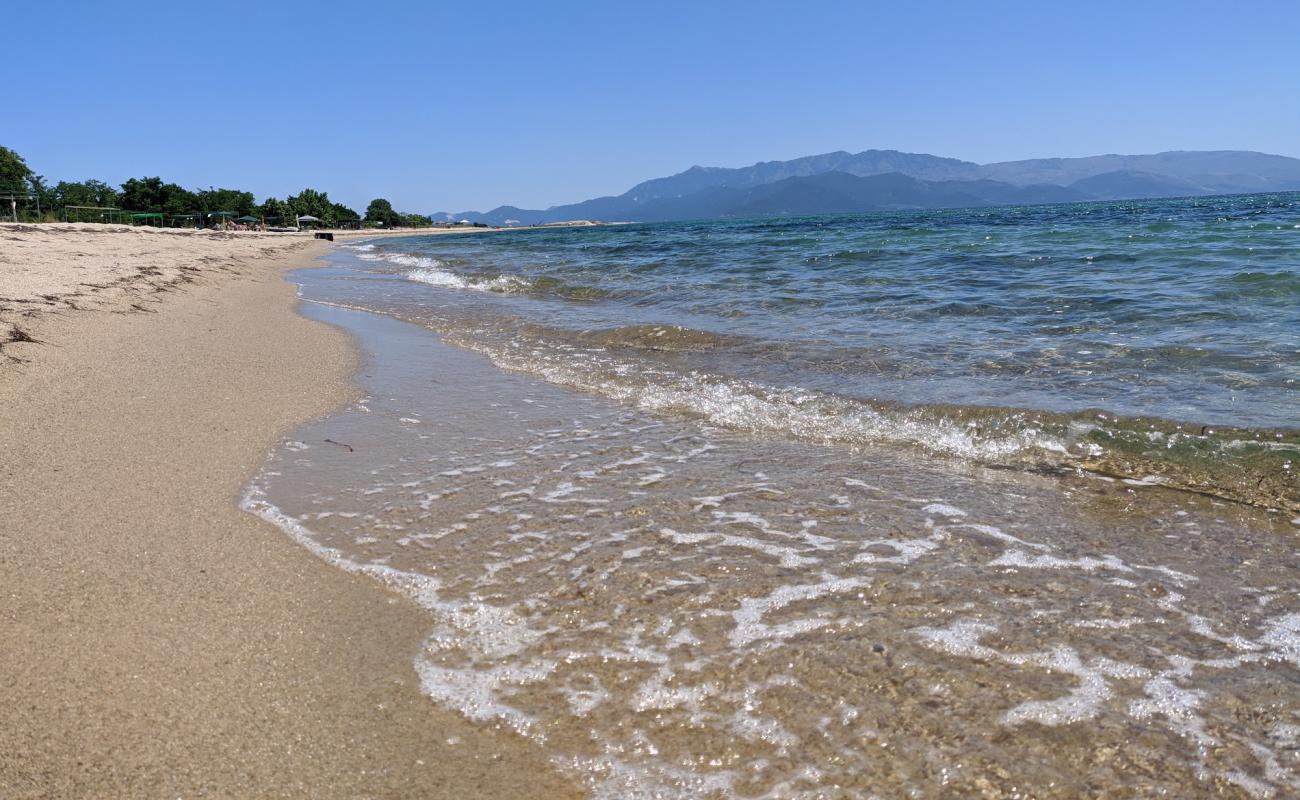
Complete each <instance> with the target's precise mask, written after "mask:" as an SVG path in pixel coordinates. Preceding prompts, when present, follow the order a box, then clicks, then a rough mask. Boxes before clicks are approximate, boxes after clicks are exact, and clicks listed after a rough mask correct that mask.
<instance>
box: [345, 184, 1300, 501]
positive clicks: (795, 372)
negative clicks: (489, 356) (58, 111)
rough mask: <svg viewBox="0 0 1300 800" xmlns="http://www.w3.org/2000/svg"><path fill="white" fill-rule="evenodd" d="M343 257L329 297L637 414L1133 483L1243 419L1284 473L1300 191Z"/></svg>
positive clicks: (1295, 350)
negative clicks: (1053, 460) (907, 444)
mask: <svg viewBox="0 0 1300 800" xmlns="http://www.w3.org/2000/svg"><path fill="white" fill-rule="evenodd" d="M353 247H354V248H355V247H357V246H353ZM353 254H354V255H355V256H356V258H347V259H343V260H342V261H346V262H347V269H346V270H345V271H346V273H347V278H348V279H349V280H348V281H343V280H342V278H343V277H344V276H343V274H340V275H337V276H336V277H337V278H339V279H340V280H339V281H337V282H336V284H335V285H334V288H333V289H331V290H330V291H329V292H327V294H329V299H333V300H335V301H340V302H349V303H355V304H359V305H363V306H366V307H376V306H381V307H382V308H381V309H380V310H385V311H388V312H390V313H398V314H399V315H405V316H406V317H408V318H418V319H419V320H420V321H424V322H426V323H427V324H431V325H432V326H434V327H437V328H439V329H440V330H443V331H444V332H451V333H458V334H459V335H460V336H461V337H462V341H461V343H462V344H465V343H468V344H471V345H474V346H479V347H480V348H482V349H486V350H490V351H491V352H492V353H493V354H494V357H495V358H496V359H497V360H498V363H500V364H501V365H502V366H507V367H510V368H513V369H521V370H525V371H532V372H535V373H538V374H542V375H544V376H545V377H548V378H549V379H551V380H554V381H556V382H559V383H566V384H569V385H573V386H575V387H576V388H581V389H584V390H589V391H596V392H600V393H604V394H607V395H610V396H615V397H618V398H620V399H624V400H628V401H632V402H636V403H639V404H641V405H644V406H649V407H653V408H659V409H670V410H682V411H686V412H689V413H696V414H703V415H705V416H708V417H710V418H713V419H715V420H717V421H721V422H725V423H728V424H734V425H737V426H739V427H752V428H756V429H764V430H771V429H780V430H786V431H791V432H793V433H795V434H796V435H799V436H803V437H806V438H814V439H817V438H820V439H827V440H848V441H874V440H887V441H904V440H906V441H914V442H919V443H920V444H922V445H923V446H926V447H929V448H930V449H934V450H939V451H944V452H950V453H956V454H958V455H975V456H980V457H984V458H991V459H994V460H997V459H1000V458H1003V457H1005V456H1008V455H1009V454H1023V453H1024V452H1026V451H1029V450H1033V451H1036V452H1038V454H1039V456H1041V455H1042V454H1043V453H1058V454H1059V453H1069V454H1072V455H1073V457H1074V461H1079V460H1081V459H1082V460H1088V459H1091V461H1092V462H1097V461H1098V459H1101V460H1102V461H1107V462H1108V463H1109V465H1108V466H1106V468H1105V470H1103V471H1106V470H1109V471H1112V472H1116V473H1121V474H1126V475H1127V474H1128V473H1130V472H1134V473H1137V472H1142V470H1144V469H1147V467H1146V466H1144V464H1145V463H1146V462H1148V461H1151V460H1152V458H1156V459H1157V460H1159V459H1162V458H1164V457H1165V456H1166V455H1168V453H1169V452H1171V451H1176V452H1175V453H1174V455H1175V456H1176V457H1175V459H1174V460H1176V461H1177V460H1181V461H1184V462H1185V461H1187V459H1186V458H1181V456H1182V455H1186V456H1187V457H1188V458H1191V459H1192V460H1198V459H1199V460H1201V461H1204V458H1203V456H1205V455H1206V453H1207V452H1208V451H1210V450H1213V451H1214V453H1213V458H1219V457H1220V456H1222V455H1223V453H1224V447H1223V446H1222V445H1223V442H1220V441H1218V440H1215V439H1213V438H1212V437H1213V436H1214V435H1215V434H1216V433H1219V431H1218V430H1217V429H1218V428H1220V427H1224V426H1227V427H1233V428H1237V429H1249V430H1246V431H1244V432H1243V431H1238V432H1236V433H1234V435H1233V438H1232V439H1231V442H1230V443H1229V445H1228V450H1230V451H1231V453H1230V455H1232V456H1233V457H1234V458H1235V457H1236V456H1240V455H1242V454H1243V452H1245V453H1246V455H1248V456H1249V457H1250V459H1251V460H1252V464H1251V466H1250V468H1251V470H1252V472H1251V474H1252V475H1255V470H1259V469H1262V470H1263V471H1264V473H1267V474H1269V475H1272V477H1271V478H1269V480H1268V481H1266V483H1268V484H1269V485H1273V484H1274V483H1276V484H1277V485H1278V486H1282V487H1285V486H1286V485H1287V484H1288V483H1290V479H1292V478H1293V477H1294V475H1293V474H1292V472H1291V471H1290V470H1291V469H1292V466H1291V461H1292V460H1296V459H1295V456H1296V455H1297V450H1296V449H1295V446H1294V436H1293V434H1294V432H1295V431H1296V430H1297V429H1300V195H1297V194H1294V193H1293V194H1273V195H1253V196H1235V197H1219V198H1201V199H1183V200H1159V201H1144V202H1131V201H1129V202H1117V203H1088V204H1070V205H1059V206H1035V207H1024V208H998V209H974V210H942V211H924V212H918V211H910V212H896V213H887V214H873V215H846V216H822V217H805V218H795V219H768V220H740V221H708V222H687V223H662V224H646V225H619V226H602V227H593V228H576V229H571V228H564V229H552V230H533V231H512V232H487V233H477V234H465V235H438V236H428V237H413V238H402V239H389V240H382V241H376V242H373V243H370V244H367V245H362V246H360V249H358V250H353ZM1117 419H1118V420H1120V421H1119V422H1116V421H1115V420H1117ZM1099 425H1100V427H1102V428H1104V429H1105V430H1102V431H1100V432H1099V431H1098V426H1099ZM1171 436H1172V437H1174V438H1173V439H1170V438H1169V437H1171ZM1116 437H1118V438H1119V439H1123V440H1124V441H1123V442H1121V443H1120V445H1122V446H1119V447H1118V449H1119V450H1122V451H1124V456H1123V458H1124V459H1125V463H1124V465H1119V464H1117V463H1114V462H1115V458H1112V456H1114V455H1115V453H1116V452H1118V451H1117V449H1116V447H1117V443H1116ZM1189 437H1190V438H1189ZM1198 437H1199V439H1198ZM1206 437H1211V439H1210V440H1209V441H1208V443H1207V442H1206V441H1201V440H1203V439H1205V438H1206ZM1243 443H1244V445H1243ZM1243 446H1244V447H1245V450H1244V451H1243V449H1242V448H1243ZM1097 448H1103V449H1105V450H1106V451H1107V452H1106V453H1100V452H1098V451H1097ZM1153 450H1154V451H1162V452H1153ZM1260 459H1262V462H1261V461H1260ZM1039 460H1040V461H1041V458H1039ZM1139 462H1141V463H1139ZM1094 466H1097V464H1094ZM1203 466H1204V465H1203ZM1239 466H1240V465H1239V464H1238V463H1237V462H1236V461H1233V464H1232V469H1234V470H1235V469H1237V468H1238V467H1239ZM1156 471H1157V472H1160V471H1161V470H1156ZM1137 477H1144V476H1142V475H1138V476H1137ZM1252 479H1253V478H1252ZM1193 483H1195V482H1194V481H1193ZM1198 485H1199V484H1198ZM1202 488H1204V487H1203V486H1202ZM1270 491H1272V490H1270Z"/></svg>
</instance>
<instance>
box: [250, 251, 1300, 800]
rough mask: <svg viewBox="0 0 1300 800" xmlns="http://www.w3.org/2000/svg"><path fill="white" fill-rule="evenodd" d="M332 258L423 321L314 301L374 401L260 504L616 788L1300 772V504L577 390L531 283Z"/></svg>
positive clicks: (491, 711) (340, 272)
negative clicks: (508, 302) (523, 345)
mask: <svg viewBox="0 0 1300 800" xmlns="http://www.w3.org/2000/svg"><path fill="white" fill-rule="evenodd" d="M512 235H515V234H507V235H506V236H512ZM503 238H504V237H503ZM466 246H467V247H468V246H470V245H466ZM362 252H372V251H362ZM302 280H303V281H304V282H305V284H306V285H305V286H304V295H305V296H306V297H308V298H317V299H322V300H326V301H329V302H345V301H346V302H349V304H351V305H357V306H371V307H375V308H377V309H378V310H383V311H386V312H388V313H389V314H390V315H392V316H404V317H407V318H411V319H416V320H418V321H420V322H421V323H422V324H421V325H419V326H417V325H410V324H404V323H401V322H398V321H395V320H393V319H391V318H389V317H384V316H378V315H374V314H369V313H364V312H361V311H353V310H346V309H340V308H330V307H324V306H319V305H307V306H305V309H306V313H307V314H309V315H310V316H313V317H316V318H319V319H323V320H326V321H328V322H331V323H334V324H337V325H341V326H342V327H344V328H346V329H348V330H350V331H352V332H353V333H354V334H356V335H357V336H358V339H359V341H360V342H361V344H362V346H363V348H364V349H365V351H366V353H367V361H366V366H365V367H364V369H363V372H362V375H361V381H362V385H363V387H364V389H365V391H366V392H367V393H368V397H367V398H366V399H365V400H364V401H362V402H361V403H359V404H357V405H356V406H354V407H352V408H349V409H347V410H345V411H343V412H340V413H339V414H336V415H334V416H331V417H329V418H327V419H324V420H322V421H319V422H317V423H314V424H312V425H308V426H306V427H304V428H302V429H300V430H299V431H297V432H295V433H294V435H293V438H292V439H291V440H289V441H287V442H286V443H285V444H284V446H283V447H281V448H280V449H279V450H277V452H276V453H275V454H274V455H273V457H272V459H271V461H270V462H269V463H268V464H267V466H266V468H265V469H264V470H263V472H262V474H261V475H260V476H259V477H258V478H257V479H256V481H255V482H254V484H253V485H252V486H251V487H250V489H249V494H248V497H247V500H246V506H247V508H248V509H249V510H250V511H253V512H255V513H259V514H261V515H263V516H264V517H266V518H268V519H270V520H272V521H274V522H276V523H277V524H279V525H280V526H281V527H282V528H283V529H285V530H286V531H287V532H289V533H290V534H291V535H293V536H295V537H297V538H298V539H299V541H301V542H302V543H303V544H304V545H306V546H308V547H310V548H312V549H313V550H314V551H315V552H317V553H318V554H320V555H321V556H322V557H325V558H327V559H330V560H331V561H333V562H334V563H336V564H338V565H339V566H341V567H343V568H346V569H352V570H356V571H360V572H363V573H366V574H369V575H372V576H373V577H375V578H376V579H378V580H380V581H383V582H385V583H387V584H389V585H391V586H393V587H394V588H397V589H399V590H401V591H404V592H406V593H408V594H409V595H410V596H411V597H412V598H414V599H415V600H416V601H418V602H420V603H421V604H422V605H423V606H424V607H425V608H427V609H428V611H429V614H430V634H429V638H428V640H427V641H426V643H425V645H424V647H423V650H422V652H421V654H420V656H419V657H418V658H417V660H416V662H415V664H414V668H415V669H417V670H418V671H419V673H420V675H421V678H422V682H423V686H424V689H425V692H426V693H427V694H428V695H429V696H430V697H431V698H432V699H433V700H434V701H435V702H438V703H441V704H445V705H448V706H450V707H452V708H456V709H458V710H460V711H461V712H462V713H464V714H465V715H466V716H467V717H469V718H470V719H473V720H477V721H479V722H481V723H482V724H485V725H496V726H501V727H503V728H509V729H513V730H514V731H517V732H518V733H519V734H521V735H523V736H526V737H528V738H530V739H532V740H534V741H536V742H537V743H538V744H539V745H540V746H542V747H543V748H545V751H546V752H547V753H548V755H549V756H550V757H551V758H552V759H553V760H554V761H555V763H556V764H558V765H559V766H560V767H562V768H563V769H565V770H567V771H568V772H569V773H570V774H571V775H573V776H574V777H575V778H576V779H577V780H579V781H580V782H582V783H584V784H585V785H586V786H588V787H589V788H590V789H591V790H592V791H593V793H594V794H595V795H596V796H599V797H611V798H612V797H620V798H621V797H701V796H717V797H730V796H745V797H781V798H784V797H804V796H806V797H872V796H879V797H900V796H914V797H930V796H952V797H970V796H987V797H1017V796H1019V797H1077V796H1084V795H1086V796H1097V795H1103V796H1126V797H1131V796H1171V797H1188V796H1198V795H1200V796H1210V795H1213V796H1253V797H1269V796H1275V797H1282V796H1289V795H1294V794H1296V793H1297V792H1300V750H1298V748H1300V594H1297V590H1300V581H1298V580H1297V576H1300V571H1298V569H1297V568H1298V567H1300V563H1298V562H1297V554H1296V549H1295V546H1294V543H1295V535H1296V533H1297V532H1298V531H1300V518H1296V519H1292V517H1295V516H1296V515H1295V514H1291V513H1287V514H1282V513H1274V512H1269V511H1267V510H1265V509H1263V508H1260V507H1257V506H1251V505H1245V504H1239V503H1232V502H1226V501H1222V500H1217V499H1214V498H1212V497H1208V496H1204V495H1197V494H1191V493H1187V492H1179V491H1174V490H1171V489H1168V488H1163V487H1160V486H1158V485H1152V484H1154V483H1156V481H1154V480H1140V479H1137V478H1129V479H1127V480H1125V479H1120V478H1115V477H1109V476H1105V475H1099V474H1097V473H1095V472H1087V471H1083V472H1066V473H1059V472H1058V473H1055V474H1052V475H1045V474H1039V473H1036V472H1033V471H1026V470H1024V469H1019V468H1017V469H1006V468H991V467H989V466H985V465H983V464H984V462H983V461H981V459H979V458H971V457H969V454H967V453H964V452H961V451H960V448H954V449H953V450H952V451H951V452H943V451H942V449H941V448H924V447H917V446H915V441H914V440H909V439H908V438H907V437H903V436H900V437H894V438H892V439H891V438H889V437H881V436H874V437H868V436H864V437H858V438H853V437H839V438H835V437H820V438H819V437H818V436H814V435H805V436H798V435H791V434H790V431H789V430H788V429H786V428H782V427H781V426H779V425H766V426H764V425H747V424H744V420H745V419H747V418H749V415H761V413H765V411H764V407H763V406H761V405H755V404H754V401H752V400H749V399H746V398H743V397H742V398H739V400H738V398H737V396H736V395H728V394H726V393H721V394H718V395H717V396H715V397H714V398H713V400H712V402H716V403H719V404H724V403H731V404H732V405H731V406H730V407H732V408H735V404H736V402H740V403H741V411H740V412H736V413H735V414H734V415H733V416H732V417H728V416H726V415H720V414H708V413H699V412H698V411H692V413H687V414H682V413H679V412H680V411H681V409H680V408H679V407H678V406H674V405H672V404H671V403H664V404H658V405H656V404H654V403H649V402H646V401H645V400H644V397H643V395H636V396H630V395H621V394H620V393H619V392H618V391H614V390H602V389H601V387H599V386H597V387H594V388H593V390H592V391H591V392H589V393H581V392H575V391H573V390H572V388H565V387H573V386H574V385H575V383H576V381H575V380H558V379H557V378H558V377H563V376H557V375H554V374H548V373H547V372H546V371H545V370H539V369H537V368H536V365H535V363H534V362H527V360H526V359H521V361H523V362H526V363H520V364H518V365H516V364H513V363H511V362H509V361H508V355H509V353H510V351H511V348H510V346H509V341H518V340H517V339H513V338H510V337H517V336H521V335H523V334H524V333H527V330H528V328H527V326H529V325H539V324H541V323H538V322H537V321H536V320H535V319H532V318H528V317H527V316H526V314H527V312H526V310H518V309H517V310H516V311H514V312H511V314H513V316H514V320H513V321H511V320H510V319H509V317H510V315H507V314H504V313H497V314H496V315H495V316H490V317H489V316H478V317H474V316H473V315H474V314H477V313H479V312H480V311H481V309H479V308H477V307H476V306H474V304H473V303H472V302H469V301H464V300H462V299H461V298H462V297H463V296H464V295H466V294H467V292H466V290H464V289H463V288H460V287H455V286H449V287H442V288H434V289H429V290H428V291H429V292H430V293H429V294H413V295H407V294H405V292H406V289H405V288H404V287H405V286H408V285H412V284H414V282H412V281H409V280H403V278H402V277H401V276H400V275H389V274H382V273H379V274H374V273H372V274H365V273H358V272H356V271H355V270H353V269H352V268H351V267H349V266H348V265H347V264H345V263H341V264H340V266H339V267H338V268H336V269H334V270H323V271H312V272H306V273H302ZM424 291H425V289H422V288H421V289H419V292H424ZM439 292H441V294H439ZM474 294H476V295H479V294H481V295H484V296H488V297H489V298H490V299H495V298H494V297H492V296H490V295H487V294H486V293H481V292H478V293H474ZM384 297H387V298H388V299H387V301H385V303H386V304H385V303H380V302H379V301H378V300H377V299H376V298H384ZM403 297H408V298H409V297H414V298H416V299H414V300H409V299H408V300H403V299H401V298H403ZM516 299H518V298H516ZM523 302H524V303H526V304H534V303H541V302H547V301H542V300H537V299H536V298H524V299H523ZM458 306H459V308H457V307H458ZM471 318H475V319H479V320H480V322H479V323H478V325H477V327H474V326H466V325H465V324H464V320H467V319H471ZM482 320H487V321H482ZM440 326H441V329H443V330H452V331H454V332H453V333H451V334H449V335H448V336H447V339H448V340H455V341H461V342H465V343H467V344H473V343H474V342H475V341H488V342H491V344H490V346H486V345H485V346H479V347H478V349H479V350H480V351H481V352H478V353H476V352H472V351H470V350H467V349H464V348H458V347H453V346H450V345H449V344H447V343H446V341H442V340H440V339H439V338H438V337H437V336H435V335H434V334H433V333H431V332H430V330H429V328H439V327H440ZM503 330H504V331H505V333H504V335H503V336H502V338H495V339H494V338H493V337H494V336H498V335H501V332H502V331H503ZM551 330H554V328H553V327H548V328H547V331H546V332H545V334H546V336H550V335H551V333H550V332H549V331H551ZM480 331H481V332H480ZM521 332H522V333H521ZM692 335H694V334H692ZM476 337H481V338H478V339H476ZM688 338H689V337H688ZM538 341H539V342H540V341H543V340H542V338H541V337H540V336H539V339H538ZM545 342H546V346H547V347H550V348H553V353H554V354H555V355H554V357H555V358H556V359H557V360H558V359H560V358H561V357H562V355H563V354H564V353H568V354H569V355H570V356H573V355H574V354H582V353H583V352H585V351H582V350H580V345H578V344H573V343H572V342H568V341H558V343H557V340H554V339H546V340H545ZM601 346H606V345H604V344H602V345H601ZM528 352H531V351H528ZM655 352H658V351H655ZM688 352H695V351H688ZM547 354H548V355H551V354H552V351H547ZM619 355H620V356H621V355H622V354H621V353H620V354H619ZM669 355H670V356H671V355H672V353H669ZM501 364H505V365H506V366H518V367H519V369H517V370H515V371H503V370H501V369H500V368H499V366H498V365H501ZM605 368H606V367H605V366H603V365H599V364H597V363H595V362H593V366H592V368H591V372H592V373H593V374H600V375H603V374H604V373H603V372H600V370H603V369H605ZM656 370H658V371H660V372H662V373H664V374H668V375H670V376H671V377H672V378H673V379H678V378H680V377H681V375H682V374H685V373H681V372H677V371H674V365H673V364H672V363H671V362H670V361H667V362H657V361H650V360H647V361H639V362H636V365H635V368H634V369H633V370H632V371H634V372H636V373H638V374H637V375H636V376H634V377H636V378H637V379H638V380H641V381H643V382H644V383H647V384H649V383H653V380H654V377H655V375H656V374H658V373H656ZM642 372H644V373H649V374H650V377H649V378H643V377H641V376H640V374H639V373H642ZM543 377H545V378H550V379H551V380H552V382H551V383H548V382H546V381H544V380H543V379H542V378H543ZM728 378H729V379H733V380H737V379H738V378H736V376H728ZM588 379H589V380H594V379H591V378H588ZM715 380H721V379H717V378H715ZM747 380H748V378H747ZM557 383H559V384H561V385H558V386H557V385H556V384H557ZM583 388H586V387H583ZM822 400H824V401H825V400H826V399H825V398H822ZM802 402H804V403H807V402H811V401H809V400H804V401H802ZM827 402H829V401H827ZM745 403H749V404H750V405H748V406H745V405H744V404H745ZM721 407H722V406H721V405H719V408H721ZM954 441H958V442H959V441H960V439H956V440H954ZM1001 466H1005V465H999V467H1001Z"/></svg>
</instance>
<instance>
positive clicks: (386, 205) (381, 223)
mask: <svg viewBox="0 0 1300 800" xmlns="http://www.w3.org/2000/svg"><path fill="white" fill-rule="evenodd" d="M10 195H13V196H16V197H18V198H19V199H20V201H21V202H22V207H21V208H20V209H19V212H18V216H19V219H21V220H25V221H32V222H39V221H46V222H53V221H57V220H62V219H64V217H65V214H67V216H68V217H69V218H71V217H72V216H73V215H72V214H70V213H67V212H68V209H70V208H74V207H77V206H81V207H87V206H89V207H96V208H101V209H102V208H115V209H120V210H121V211H123V212H126V213H127V214H131V213H137V214H145V213H148V214H163V215H165V216H166V217H168V218H170V219H173V220H175V219H176V218H178V217H180V218H186V217H185V215H193V214H198V215H202V216H201V217H199V219H206V218H207V215H209V214H213V213H215V212H219V211H226V212H233V213H234V214H235V216H237V217H244V216H248V217H257V218H258V219H260V220H263V221H265V222H266V223H268V224H270V225H275V224H276V223H280V224H283V225H288V226H292V225H296V224H297V222H298V218H299V217H305V216H310V217H316V218H317V219H319V220H321V224H322V225H323V226H325V227H327V228H335V227H339V226H343V225H363V226H366V227H385V228H395V227H416V228H418V227H428V226H430V225H431V224H432V223H431V222H430V220H429V217H428V216H427V215H424V214H406V213H402V212H399V211H395V210H394V209H393V204H392V203H390V202H388V201H387V200H384V199H382V198H379V199H375V200H372V201H371V202H370V205H369V206H367V207H366V213H365V215H364V216H362V215H361V214H359V213H357V212H356V211H354V210H353V209H351V208H348V207H347V206H345V205H343V204H342V203H336V202H333V201H332V200H330V198H329V194H327V193H326V192H322V191H319V190H317V189H303V190H302V191H301V192H299V193H298V194H295V195H290V196H288V197H286V198H285V199H283V200H281V199H279V198H276V197H268V198H266V199H265V200H263V201H262V202H261V203H258V202H256V200H255V198H254V197H253V193H252V192H246V191H242V190H239V189H216V188H208V189H186V188H184V187H182V186H179V185H177V184H175V183H168V182H165V181H163V180H162V178H159V177H153V178H148V177H142V178H131V179H130V180H128V181H127V182H126V183H123V184H122V185H121V186H117V187H114V186H112V185H110V184H108V183H105V182H104V181H99V180H93V179H92V180H85V181H59V182H58V183H55V184H51V183H50V182H49V181H48V180H46V178H45V177H44V176H43V175H37V174H36V173H35V172H33V171H32V169H31V168H30V167H28V166H27V162H26V161H24V160H23V158H22V156H20V155H19V154H18V153H16V152H14V151H13V150H10V149H9V148H7V147H3V146H0V198H5V197H8V196H10ZM3 205H4V206H5V207H4V208H2V209H0V219H4V218H7V217H8V214H9V208H8V206H9V203H8V202H7V200H6V201H5V202H4V203H3ZM74 210H75V208H74ZM77 216H78V217H79V218H87V216H93V215H85V214H78V215H77Z"/></svg>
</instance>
